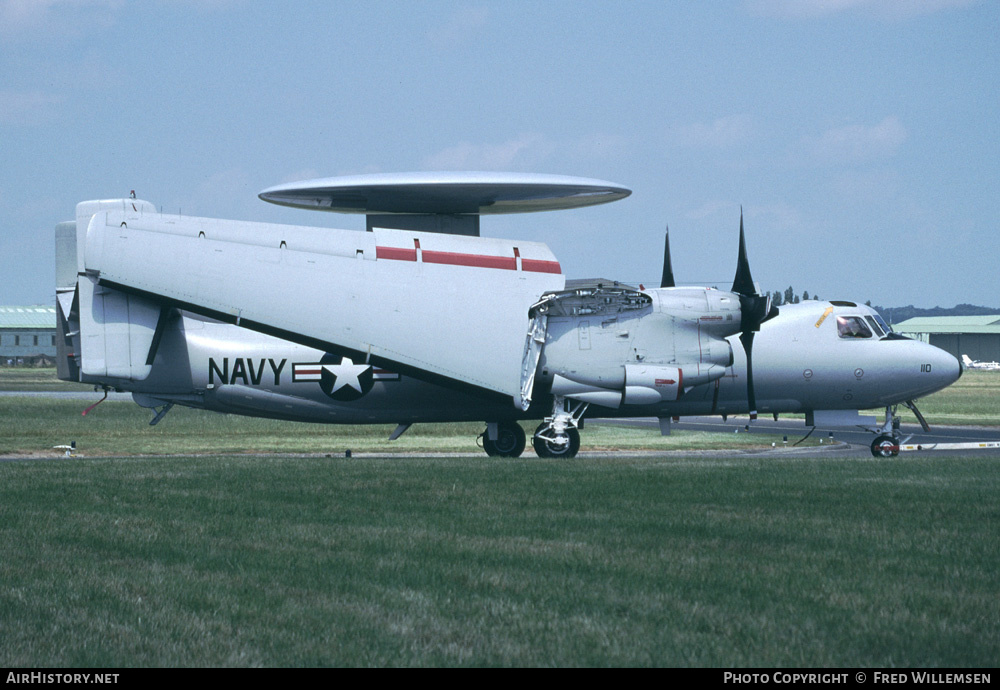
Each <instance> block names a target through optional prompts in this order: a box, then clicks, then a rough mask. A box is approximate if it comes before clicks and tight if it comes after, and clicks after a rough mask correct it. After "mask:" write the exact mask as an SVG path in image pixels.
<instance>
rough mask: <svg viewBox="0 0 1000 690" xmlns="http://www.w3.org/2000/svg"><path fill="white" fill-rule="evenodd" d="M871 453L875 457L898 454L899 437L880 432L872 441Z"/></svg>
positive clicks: (891, 456)
mask: <svg viewBox="0 0 1000 690" xmlns="http://www.w3.org/2000/svg"><path fill="white" fill-rule="evenodd" d="M872 455H874V456H875V457H876V458H894V457H896V456H897V455H899V439H898V438H896V437H894V436H889V435H888V434H882V435H881V436H879V437H878V438H876V439H875V440H874V441H872Z"/></svg>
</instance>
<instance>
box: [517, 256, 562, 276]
mask: <svg viewBox="0 0 1000 690" xmlns="http://www.w3.org/2000/svg"><path fill="white" fill-rule="evenodd" d="M521 270H523V271H531V272H532V273H562V268H561V267H560V266H559V262H558V261H542V260H540V259H521Z"/></svg>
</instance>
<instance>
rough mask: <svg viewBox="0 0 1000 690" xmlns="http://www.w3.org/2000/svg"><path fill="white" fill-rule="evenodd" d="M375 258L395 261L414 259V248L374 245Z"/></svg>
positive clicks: (415, 256) (415, 258)
mask: <svg viewBox="0 0 1000 690" xmlns="http://www.w3.org/2000/svg"><path fill="white" fill-rule="evenodd" d="M375 258H376V259H395V260H396V261H416V260H417V250H416V249H403V248H400V247H375Z"/></svg>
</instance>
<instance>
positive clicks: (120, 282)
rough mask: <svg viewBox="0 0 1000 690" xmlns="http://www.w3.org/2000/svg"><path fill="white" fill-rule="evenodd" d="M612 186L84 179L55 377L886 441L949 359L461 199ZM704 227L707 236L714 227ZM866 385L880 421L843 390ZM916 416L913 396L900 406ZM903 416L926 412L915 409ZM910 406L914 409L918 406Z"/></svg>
mask: <svg viewBox="0 0 1000 690" xmlns="http://www.w3.org/2000/svg"><path fill="white" fill-rule="evenodd" d="M630 193H631V192H630V190H628V189H626V188H624V187H621V186H620V185H615V184H612V183H608V182H602V181H599V180H590V179H582V178H575V177H563V176H554V175H519V174H499V173H413V174H391V175H362V176H354V177H347V178H326V179H321V180H312V181H306V182H298V183H292V184H286V185H281V186H278V187H272V188H270V189H267V190H265V191H263V192H262V193H261V194H260V198H261V199H263V200H265V201H270V202H273V203H278V204H284V205H288V206H295V207H301V208H307V209H314V210H324V211H333V212H341V213H363V214H365V215H366V216H367V232H362V231H358V230H334V229H327V228H314V227H301V226H291V225H276V224H267V223H251V222H243V221H231V220H217V219H210V218H192V217H181V216H178V215H171V214H162V213H158V212H157V211H156V210H155V207H154V206H153V204H151V203H149V202H146V201H141V200H138V199H135V198H129V199H111V200H104V201H85V202H82V203H80V204H78V205H77V208H76V220H75V221H72V222H68V223H60V224H59V225H58V226H57V227H56V247H57V259H56V272H57V303H58V313H59V328H60V334H61V337H59V338H58V339H57V340H58V341H59V361H58V366H59V376H60V378H63V379H65V380H70V381H79V382H81V383H91V384H95V386H96V387H98V388H102V389H104V390H105V391H107V390H112V389H113V390H119V391H129V392H131V393H132V394H133V399H134V400H135V402H137V403H138V404H139V405H142V406H144V407H147V408H150V409H152V410H153V411H154V413H155V416H154V417H153V420H152V422H151V424H155V423H157V422H159V421H160V420H161V419H162V418H163V416H164V415H165V414H166V413H167V412H168V411H169V410H170V408H171V407H172V406H173V405H175V404H180V405H186V406H189V407H194V408H202V409H208V410H216V411H221V412H231V413H237V414H245V415H253V416H259V417H271V418H278V419H286V420H296V421H311V422H323V423H347V424H358V423H373V424H374V423H387V422H390V423H395V424H397V427H396V430H395V431H394V432H393V433H392V435H391V437H390V438H397V437H398V436H399V435H400V434H402V433H403V432H405V431H406V429H407V428H409V426H410V425H412V424H414V423H420V422H445V421H475V420H478V421H482V422H484V423H485V425H486V429H485V431H484V432H483V433H482V434H481V438H482V443H483V448H484V449H485V451H486V453H487V454H489V455H493V456H509V457H516V456H519V455H520V454H521V453H522V452H523V450H524V448H525V445H526V438H525V434H524V432H523V430H522V428H521V426H520V425H519V424H518V423H517V422H518V420H524V419H534V420H539V422H540V423H539V426H538V428H537V429H536V431H535V433H534V435H533V437H532V439H531V443H532V445H533V447H534V450H535V452H536V453H537V454H538V455H539V456H541V457H573V456H574V455H575V454H576V453H577V451H578V449H579V447H580V431H579V430H580V429H581V428H582V426H583V421H584V419H585V418H586V417H588V416H590V417H615V416H623V417H624V416H627V417H635V416H648V417H656V418H658V419H659V420H660V424H661V430H662V431H663V433H668V432H669V428H670V420H671V418H673V417H680V416H687V415H721V416H722V417H726V416H727V415H735V414H747V413H749V415H750V417H751V419H753V418H756V416H757V413H758V411H761V412H766V413H770V414H773V415H775V416H777V415H778V414H779V413H782V412H788V413H805V415H806V424H807V425H821V426H838V425H839V426H865V427H868V428H869V429H870V430H871V431H872V432H873V433H875V434H877V438H876V439H875V441H874V442H873V444H872V452H873V453H874V454H876V455H891V454H895V453H896V452H898V447H899V438H898V435H899V431H898V430H899V417H898V416H897V415H896V409H897V406H898V405H900V404H903V405H906V406H907V407H909V408H910V409H912V410H914V411H915V412H917V410H916V406H915V405H914V403H913V401H914V400H915V399H916V398H918V397H920V396H924V395H927V394H929V393H933V392H934V391H937V390H940V389H941V388H944V387H945V386H948V385H949V384H951V383H952V382H954V381H955V380H956V379H958V377H959V376H960V375H961V371H962V370H961V367H960V365H959V363H958V360H956V359H955V358H954V357H953V356H951V355H950V354H948V353H946V352H945V351H943V350H941V349H939V348H936V347H933V346H931V345H928V344H925V343H922V342H918V341H915V340H910V339H908V338H904V337H902V336H900V335H898V334H895V333H893V332H892V330H891V329H890V328H889V326H888V325H886V323H885V321H883V320H882V318H881V317H880V316H879V315H878V314H877V313H876V312H874V311H873V310H872V309H871V308H870V307H867V306H864V305H863V304H860V303H857V302H853V301H831V302H819V301H807V302H802V303H801V304H795V305H783V306H781V307H780V308H778V307H775V306H773V305H772V304H771V302H770V299H769V298H768V297H767V296H765V295H762V294H761V292H760V290H759V289H758V287H757V285H756V284H755V283H754V281H753V279H752V277H751V274H750V264H749V261H748V259H747V253H746V246H745V241H744V235H743V221H742V217H741V219H740V241H739V252H738V258H737V269H736V277H735V279H734V281H733V285H732V288H731V289H730V290H718V289H714V288H701V287H697V288H695V287H677V286H676V285H675V283H674V278H673V273H672V269H671V265H670V257H669V242H668V244H667V245H666V247H665V250H664V267H663V276H662V279H661V284H660V286H659V287H657V288H646V287H644V286H641V285H640V286H638V287H635V286H630V285H625V284H622V283H619V282H616V281H612V280H567V279H566V277H565V276H564V275H563V273H562V267H561V265H560V264H559V261H558V259H557V258H556V257H555V256H554V255H553V253H552V252H551V251H550V250H549V248H548V247H547V246H546V245H544V244H541V243H538V242H531V241H525V240H506V239H491V238H485V237H481V236H480V234H479V221H480V216H482V215H488V214H492V213H523V212H530V211H548V210H559V209H570V208H577V207H582V206H588V205H593V204H598V203H606V202H609V201H615V200H618V199H622V198H624V197H626V196H628V195H629V194H630ZM716 249H717V248H713V250H716ZM873 407H880V408H881V407H884V408H885V421H884V423H881V424H878V423H877V422H876V418H875V416H870V417H866V416H865V417H863V416H861V415H859V413H858V411H859V410H863V409H870V408H873ZM917 415H918V418H919V419H921V421H922V417H920V416H919V412H917ZM922 423H923V422H922ZM924 426H925V428H926V424H925V423H924Z"/></svg>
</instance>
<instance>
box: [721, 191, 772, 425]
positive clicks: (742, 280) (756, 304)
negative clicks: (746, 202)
mask: <svg viewBox="0 0 1000 690" xmlns="http://www.w3.org/2000/svg"><path fill="white" fill-rule="evenodd" d="M732 291H733V292H734V293H735V294H737V295H739V298H740V343H741V344H742V345H743V350H744V351H745V352H746V355H747V403H748V405H749V408H750V419H757V396H756V394H755V393H754V387H753V337H754V333H756V332H757V331H759V330H760V325H761V324H762V323H764V322H765V321H767V320H768V319H772V318H774V317H775V316H777V315H778V308H777V307H775V306H773V305H772V304H771V298H770V297H769V296H767V295H761V294H759V293H758V292H757V288H756V286H755V285H754V282H753V277H752V276H751V275H750V261H749V260H748V259H747V245H746V237H745V236H744V233H743V209H742V208H741V209H740V253H739V257H738V258H737V260H736V278H735V279H734V280H733V290H732Z"/></svg>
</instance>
